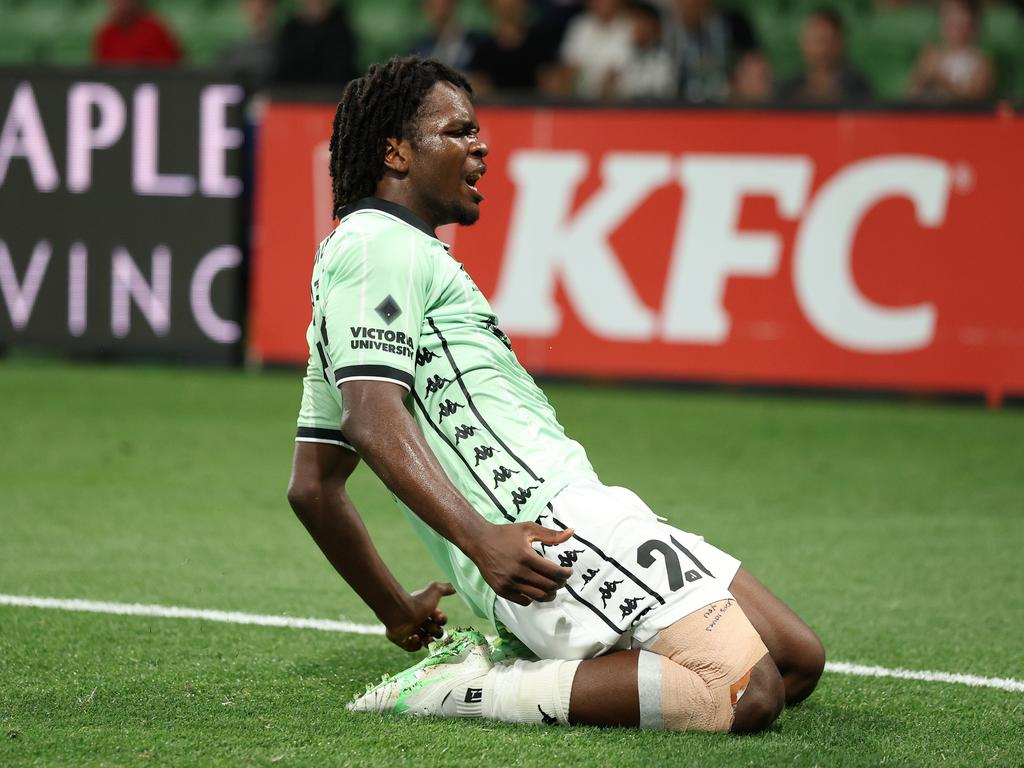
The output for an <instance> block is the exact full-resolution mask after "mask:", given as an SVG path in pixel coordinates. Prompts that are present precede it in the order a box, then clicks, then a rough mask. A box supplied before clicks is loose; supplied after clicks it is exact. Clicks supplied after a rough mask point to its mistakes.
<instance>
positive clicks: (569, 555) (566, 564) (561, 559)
mask: <svg viewBox="0 0 1024 768" xmlns="http://www.w3.org/2000/svg"><path fill="white" fill-rule="evenodd" d="M586 551H587V550H585V549H570V550H569V551H568V552H559V553H558V564H559V565H560V566H562V567H563V568H572V566H573V565H574V564H575V563H576V561H577V560H579V558H580V555H582V554H583V553H584V552H586Z"/></svg>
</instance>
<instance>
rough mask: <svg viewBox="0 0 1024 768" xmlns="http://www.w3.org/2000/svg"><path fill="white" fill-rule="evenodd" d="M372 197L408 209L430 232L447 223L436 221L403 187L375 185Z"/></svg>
mask: <svg viewBox="0 0 1024 768" xmlns="http://www.w3.org/2000/svg"><path fill="white" fill-rule="evenodd" d="M374 196H375V197H378V198H380V199H381V200H387V201H388V202H389V203H395V204H396V205H400V206H402V207H403V208H408V209H409V210H410V211H412V212H413V213H414V214H415V215H416V216H417V217H418V218H419V219H421V220H422V221H423V222H424V223H425V224H426V225H427V226H428V227H430V228H431V229H432V230H436V229H437V228H438V227H439V226H441V225H442V224H446V223H447V222H443V221H441V222H439V221H436V220H435V219H436V216H435V215H434V213H433V212H432V211H430V210H429V209H428V208H427V206H425V205H423V202H422V201H421V200H420V199H419V197H418V196H416V195H414V194H412V193H411V192H410V190H408V189H406V188H405V187H400V186H396V185H393V184H385V183H383V182H382V183H380V184H378V185H377V190H376V192H375V193H374Z"/></svg>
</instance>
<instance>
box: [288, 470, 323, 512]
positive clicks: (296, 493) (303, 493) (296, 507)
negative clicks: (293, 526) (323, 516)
mask: <svg viewBox="0 0 1024 768" xmlns="http://www.w3.org/2000/svg"><path fill="white" fill-rule="evenodd" d="M322 493H323V490H322V488H321V487H320V483H318V482H315V481H312V480H299V479H297V478H294V477H293V478H292V479H291V481H290V482H289V483H288V504H289V505H290V506H291V508H292V511H293V512H294V513H295V516H296V517H298V518H299V520H301V521H302V522H303V523H308V522H309V520H310V519H311V517H312V516H313V515H314V514H315V512H316V510H317V508H318V507H319V504H320V498H321V496H322Z"/></svg>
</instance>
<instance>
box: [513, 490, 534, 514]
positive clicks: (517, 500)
mask: <svg viewBox="0 0 1024 768" xmlns="http://www.w3.org/2000/svg"><path fill="white" fill-rule="evenodd" d="M539 487H540V486H538V485H531V486H529V487H527V488H523V487H521V486H520V487H519V488H516V489H515V490H514V491H512V503H513V504H515V505H516V512H519V511H520V510H521V509H522V507H523V504H525V503H526V502H527V501H529V500H530V496H532V495H533V492H534V491H536V490H537V489H538V488H539Z"/></svg>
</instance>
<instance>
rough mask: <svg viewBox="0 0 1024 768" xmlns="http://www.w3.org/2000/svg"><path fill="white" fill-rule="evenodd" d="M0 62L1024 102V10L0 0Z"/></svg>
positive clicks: (552, 87) (586, 91)
mask: <svg viewBox="0 0 1024 768" xmlns="http://www.w3.org/2000/svg"><path fill="white" fill-rule="evenodd" d="M0 19H2V20H3V23H2V24H0V63H7V64H10V63H25V64H38V63H46V64H62V65H63V64H69V65H70V64H75V65H84V64H88V63H90V62H93V63H96V64H101V65H154V66H203V67H205V66H215V67H218V68H222V69H225V70H230V71H231V72H232V73H233V74H236V75H240V76H243V77H244V78H245V79H246V80H247V82H248V83H249V84H250V85H252V86H254V87H262V86H267V85H271V84H288V85H293V86H294V85H297V84H304V85H308V84H314V85H322V86H340V85H341V84H342V83H343V82H345V81H346V80H348V79H350V78H351V77H353V76H355V75H356V74H358V73H359V72H360V71H362V70H363V69H364V68H365V66H366V65H368V64H369V63H371V62H373V61H379V60H382V59H384V58H386V57H388V56H390V55H392V54H396V53H399V54H400V53H410V52H416V53H420V54H423V55H430V56H434V57H437V58H440V59H442V60H444V61H446V62H447V63H449V64H451V65H453V66H455V67H457V68H459V69H461V70H463V71H465V72H467V73H469V74H470V75H471V76H472V79H473V82H474V85H475V86H476V87H477V89H478V90H479V91H480V92H481V93H482V94H485V95H488V96H490V97H491V98H496V99H501V98H505V97H513V96H514V97H517V98H520V97H522V96H524V95H525V96H527V97H529V98H531V99H537V98H554V99H563V100H564V99H570V98H579V99H584V100H603V101H608V100H613V101H629V100H662V101H672V102H677V103H698V104H707V103H738V104H757V103H764V102H774V103H791V104H830V103H840V102H841V103H870V102H893V101H914V102H923V103H944V104H950V103H956V102H961V103H962V102H972V101H983V100H991V99H995V98H1011V99H1015V98H1020V97H1022V95H1024V3H1020V2H998V1H995V0H993V1H992V2H983V3H979V2H968V1H967V0H931V1H930V2H929V1H922V2H912V1H910V0H843V1H842V2H840V1H839V0H833V2H828V1H827V0H826V1H825V2H821V1H819V0H722V1H721V2H715V0H586V1H583V0H532V1H531V0H464V1H463V2H457V1H456V0H422V1H421V0H388V2H381V1H380V0H347V1H346V2H338V3H335V2H331V1H330V0H278V1H277V2H275V1H274V0H240V1H239V2H235V1H234V0H150V2H140V1H139V0H109V1H108V0H45V2H39V1H37V0H0Z"/></svg>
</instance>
